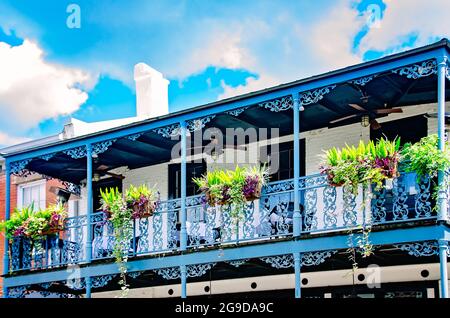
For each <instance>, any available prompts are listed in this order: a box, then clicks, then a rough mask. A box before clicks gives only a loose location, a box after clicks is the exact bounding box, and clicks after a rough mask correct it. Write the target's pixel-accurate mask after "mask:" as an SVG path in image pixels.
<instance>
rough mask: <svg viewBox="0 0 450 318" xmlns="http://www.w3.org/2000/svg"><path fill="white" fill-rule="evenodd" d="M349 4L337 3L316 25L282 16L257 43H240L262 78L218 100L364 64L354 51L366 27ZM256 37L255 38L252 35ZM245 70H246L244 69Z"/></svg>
mask: <svg viewBox="0 0 450 318" xmlns="http://www.w3.org/2000/svg"><path fill="white" fill-rule="evenodd" d="M352 4H353V2H352V1H349V0H341V1H336V2H335V3H334V5H331V6H329V7H328V11H327V10H324V11H323V13H322V15H321V16H320V17H319V18H317V19H315V20H314V21H308V22H303V21H302V19H299V18H298V17H297V16H296V15H295V14H294V15H292V14H289V13H286V12H284V13H281V14H280V15H279V17H278V19H277V22H278V24H277V27H272V28H271V29H269V30H268V29H262V30H261V32H260V33H261V34H260V36H259V37H256V41H261V42H269V43H270V44H269V45H267V44H261V43H252V41H253V40H254V39H252V38H250V37H249V38H247V39H246V40H248V41H247V42H245V43H241V45H242V46H243V48H242V49H241V50H244V49H246V47H245V45H249V47H250V48H252V50H251V51H250V53H248V55H250V56H251V57H252V65H245V66H249V67H248V68H247V69H249V70H250V71H252V72H253V73H257V74H259V75H260V76H259V77H258V79H254V78H249V79H247V81H246V84H245V85H244V86H238V87H235V88H233V87H230V86H227V85H222V86H223V87H224V90H225V91H224V93H223V94H222V95H220V96H219V99H222V98H226V97H232V96H236V95H239V94H243V93H248V92H251V91H255V90H259V89H263V88H266V87H270V86H273V85H277V84H281V83H286V82H289V81H293V80H296V79H299V78H304V77H307V76H311V75H315V74H320V73H321V72H326V71H330V70H333V69H337V68H341V67H345V66H348V65H351V64H356V63H359V62H361V61H362V57H361V55H360V54H358V53H357V52H354V50H353V41H354V38H355V36H356V34H357V33H358V31H359V30H361V28H362V27H363V25H364V23H366V21H365V18H364V17H362V16H360V15H359V14H358V11H357V10H356V8H355V7H354V6H353V5H352ZM252 35H254V34H252ZM243 67H244V66H243Z"/></svg>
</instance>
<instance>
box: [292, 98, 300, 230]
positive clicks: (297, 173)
mask: <svg viewBox="0 0 450 318" xmlns="http://www.w3.org/2000/svg"><path fill="white" fill-rule="evenodd" d="M292 99H293V112H294V216H293V227H294V229H293V231H294V236H295V237H298V236H300V233H301V227H302V225H301V223H302V221H301V220H302V216H301V214H300V192H299V188H300V187H299V180H300V107H299V100H298V96H296V95H295V94H293V95H292Z"/></svg>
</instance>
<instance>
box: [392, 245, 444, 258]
mask: <svg viewBox="0 0 450 318" xmlns="http://www.w3.org/2000/svg"><path fill="white" fill-rule="evenodd" d="M394 247H396V248H399V249H400V250H402V251H405V252H408V254H409V255H411V256H415V257H420V256H434V255H439V246H438V244H437V242H436V241H427V242H414V243H405V244H395V245H394Z"/></svg>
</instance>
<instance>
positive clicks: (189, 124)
mask: <svg viewBox="0 0 450 318" xmlns="http://www.w3.org/2000/svg"><path fill="white" fill-rule="evenodd" d="M215 117H216V115H208V116H205V117H202V118H197V119H191V120H188V121H186V130H187V131H188V132H194V131H197V130H200V129H203V128H205V125H206V124H207V123H209V122H210V121H211V120H212V119H214V118H215ZM152 131H154V132H155V133H157V134H159V135H161V136H163V137H164V138H176V137H177V136H180V135H181V126H180V124H172V125H169V126H165V127H160V128H156V129H153V130H152Z"/></svg>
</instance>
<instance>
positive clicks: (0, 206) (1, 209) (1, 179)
mask: <svg viewBox="0 0 450 318" xmlns="http://www.w3.org/2000/svg"><path fill="white" fill-rule="evenodd" d="M5 179H6V178H5V175H4V174H0V220H4V219H5V181H6V180H5ZM10 198H11V200H10V204H11V209H10V211H11V212H12V211H13V210H14V208H15V207H16V204H17V186H16V185H14V184H12V180H11V196H10ZM4 244H5V237H4V235H3V234H2V235H0V273H1V274H3V253H4ZM2 283H3V279H1V278H0V295H2V291H3V288H2V287H3V284H2Z"/></svg>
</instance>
